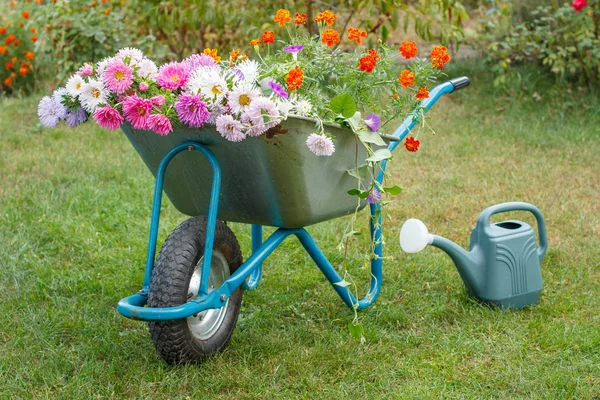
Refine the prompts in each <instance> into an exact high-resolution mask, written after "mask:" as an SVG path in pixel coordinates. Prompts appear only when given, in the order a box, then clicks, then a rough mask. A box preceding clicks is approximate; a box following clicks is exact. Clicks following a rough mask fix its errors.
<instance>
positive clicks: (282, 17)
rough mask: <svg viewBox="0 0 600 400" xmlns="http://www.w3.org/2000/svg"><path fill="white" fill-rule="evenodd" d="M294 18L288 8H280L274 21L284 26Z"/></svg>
mask: <svg viewBox="0 0 600 400" xmlns="http://www.w3.org/2000/svg"><path fill="white" fill-rule="evenodd" d="M291 20H292V18H291V17H290V12H289V11H288V10H284V9H279V10H277V13H276V14H275V16H274V17H273V21H275V22H277V23H278V24H279V26H284V25H285V24H286V23H288V22H290V21H291Z"/></svg>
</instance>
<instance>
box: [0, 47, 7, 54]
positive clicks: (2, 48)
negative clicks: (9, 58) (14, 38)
mask: <svg viewBox="0 0 600 400" xmlns="http://www.w3.org/2000/svg"><path fill="white" fill-rule="evenodd" d="M4 54H6V47H4V46H0V56H1V55H4Z"/></svg>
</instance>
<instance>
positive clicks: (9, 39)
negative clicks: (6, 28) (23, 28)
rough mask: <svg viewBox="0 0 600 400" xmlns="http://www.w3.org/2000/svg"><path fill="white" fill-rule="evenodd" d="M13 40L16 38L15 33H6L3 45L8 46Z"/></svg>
mask: <svg viewBox="0 0 600 400" xmlns="http://www.w3.org/2000/svg"><path fill="white" fill-rule="evenodd" d="M15 40H17V37H16V36H15V35H8V37H7V38H6V39H5V40H4V45H5V46H10V45H11V44H12V42H14V41H15Z"/></svg>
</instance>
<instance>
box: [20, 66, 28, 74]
mask: <svg viewBox="0 0 600 400" xmlns="http://www.w3.org/2000/svg"><path fill="white" fill-rule="evenodd" d="M28 72H29V70H28V69H27V67H21V68H19V74H21V75H27V73H28Z"/></svg>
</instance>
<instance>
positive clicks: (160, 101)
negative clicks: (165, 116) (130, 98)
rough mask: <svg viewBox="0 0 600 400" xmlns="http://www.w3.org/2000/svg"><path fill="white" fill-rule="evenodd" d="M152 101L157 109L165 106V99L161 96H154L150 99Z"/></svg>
mask: <svg viewBox="0 0 600 400" xmlns="http://www.w3.org/2000/svg"><path fill="white" fill-rule="evenodd" d="M150 101H151V102H152V104H154V105H155V106H156V107H160V106H162V105H163V104H165V98H164V97H163V96H161V95H158V96H154V97H152V98H151V99H150Z"/></svg>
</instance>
